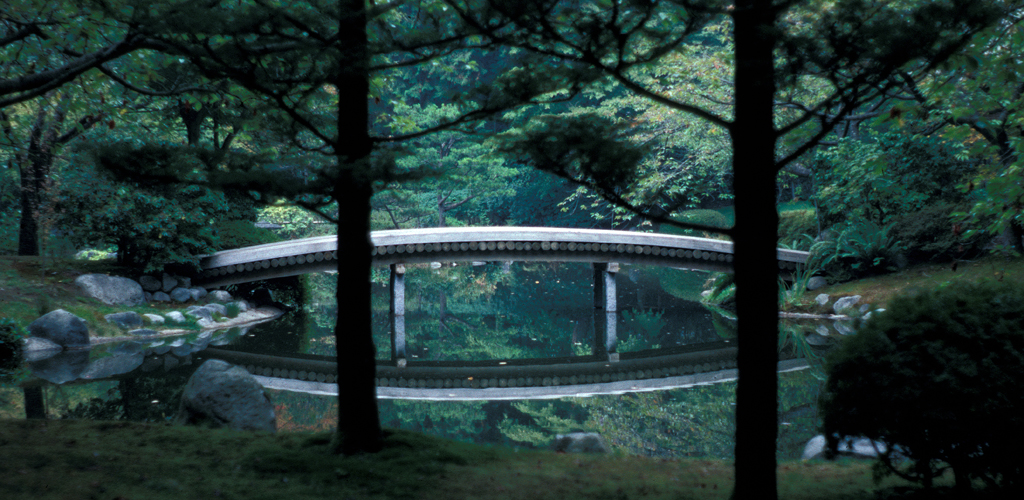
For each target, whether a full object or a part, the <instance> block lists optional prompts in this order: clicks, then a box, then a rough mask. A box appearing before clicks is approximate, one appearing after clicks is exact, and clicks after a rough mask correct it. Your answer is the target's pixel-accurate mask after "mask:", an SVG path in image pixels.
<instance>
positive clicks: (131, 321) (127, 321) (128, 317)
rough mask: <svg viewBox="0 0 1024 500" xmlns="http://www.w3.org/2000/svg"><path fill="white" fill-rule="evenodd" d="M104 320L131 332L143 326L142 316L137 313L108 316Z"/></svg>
mask: <svg viewBox="0 0 1024 500" xmlns="http://www.w3.org/2000/svg"><path fill="white" fill-rule="evenodd" d="M103 319H105V320H107V323H110V324H112V325H115V326H117V327H118V328H120V329H122V330H131V329H132V328H138V327H140V326H142V316H141V315H140V314H139V313H137V312H135V311H125V312H119V313H113V314H108V315H106V316H104V317H103Z"/></svg>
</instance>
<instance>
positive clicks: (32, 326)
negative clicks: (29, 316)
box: [28, 309, 89, 347]
mask: <svg viewBox="0 0 1024 500" xmlns="http://www.w3.org/2000/svg"><path fill="white" fill-rule="evenodd" d="M28 333H29V334H30V335H32V336H33V337H39V338H42V339H46V340H50V341H52V342H54V343H56V344H57V345H59V346H61V347H84V346H87V345H89V325H87V324H86V323H85V320H84V319H82V318H79V317H78V316H75V315H74V314H71V313H69V312H67V311H65V310H63V309H57V310H56V311H51V312H48V313H46V314H44V315H42V316H40V317H39V318H37V319H36V320H35V321H33V322H32V323H29V325H28Z"/></svg>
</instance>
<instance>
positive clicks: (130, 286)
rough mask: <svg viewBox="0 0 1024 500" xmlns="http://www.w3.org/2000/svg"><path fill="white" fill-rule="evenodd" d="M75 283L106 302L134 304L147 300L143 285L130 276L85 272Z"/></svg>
mask: <svg viewBox="0 0 1024 500" xmlns="http://www.w3.org/2000/svg"><path fill="white" fill-rule="evenodd" d="M75 285H77V286H78V289H79V290H81V291H82V293H84V294H85V295H87V296H89V297H92V298H94V299H98V300H100V301H102V302H103V303H105V304H110V305H119V306H134V305H138V304H141V303H143V302H145V301H146V296H145V295H144V294H143V291H142V285H139V284H138V283H136V282H135V281H132V280H130V279H128V278H119V277H117V276H107V275H105V274H83V275H81V276H79V277H78V278H75Z"/></svg>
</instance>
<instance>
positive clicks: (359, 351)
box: [333, 0, 382, 454]
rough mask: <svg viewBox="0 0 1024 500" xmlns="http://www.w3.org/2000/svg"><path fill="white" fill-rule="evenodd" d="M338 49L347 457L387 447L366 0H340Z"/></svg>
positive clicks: (339, 439)
mask: <svg viewBox="0 0 1024 500" xmlns="http://www.w3.org/2000/svg"><path fill="white" fill-rule="evenodd" d="M339 3H340V5H339V7H340V9H339V10H340V12H341V13H342V14H341V15H342V18H341V19H340V20H339V22H340V26H339V28H340V29H339V31H338V33H339V37H341V43H340V44H339V46H340V47H344V49H345V53H343V54H339V57H341V58H342V59H343V60H342V61H339V70H338V74H337V76H336V77H335V86H336V88H337V92H338V134H337V136H336V138H335V144H334V148H335V154H336V155H337V156H336V158H337V161H338V165H337V177H335V181H334V183H335V185H334V193H333V195H334V199H335V200H337V202H338V289H337V291H336V294H337V301H338V318H337V321H336V322H335V325H334V339H335V346H336V349H337V351H338V354H337V356H338V361H337V364H338V434H337V436H336V437H335V450H336V451H339V452H341V453H344V454H353V453H360V452H375V451H378V450H380V448H381V446H382V432H381V426H380V416H379V414H378V411H377V384H376V382H375V377H376V374H377V373H376V370H377V367H376V359H377V356H376V350H375V349H374V346H373V335H372V333H371V313H370V312H371V305H370V287H371V285H370V270H371V266H372V259H373V256H372V254H371V252H372V245H371V244H370V197H371V196H372V195H373V185H372V183H371V181H370V177H371V176H370V174H369V172H368V170H369V161H370V152H371V150H372V146H373V145H372V143H371V142H370V135H369V129H368V127H369V119H368V118H369V109H368V104H367V98H366V96H367V95H369V78H368V67H369V49H368V45H367V36H366V11H365V8H364V3H363V0H342V1H341V2H339Z"/></svg>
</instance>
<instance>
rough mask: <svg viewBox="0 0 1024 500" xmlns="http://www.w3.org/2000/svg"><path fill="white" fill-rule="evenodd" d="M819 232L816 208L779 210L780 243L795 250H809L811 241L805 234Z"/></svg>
mask: <svg viewBox="0 0 1024 500" xmlns="http://www.w3.org/2000/svg"><path fill="white" fill-rule="evenodd" d="M808 234H809V235H815V234H818V219H817V216H816V215H815V213H814V209H813V208H812V209H804V210H786V211H782V212H779V244H780V245H783V244H784V245H788V246H789V247H790V248H793V249H794V250H807V249H808V248H809V247H810V241H811V240H809V239H808V238H806V237H805V236H804V235H808Z"/></svg>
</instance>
